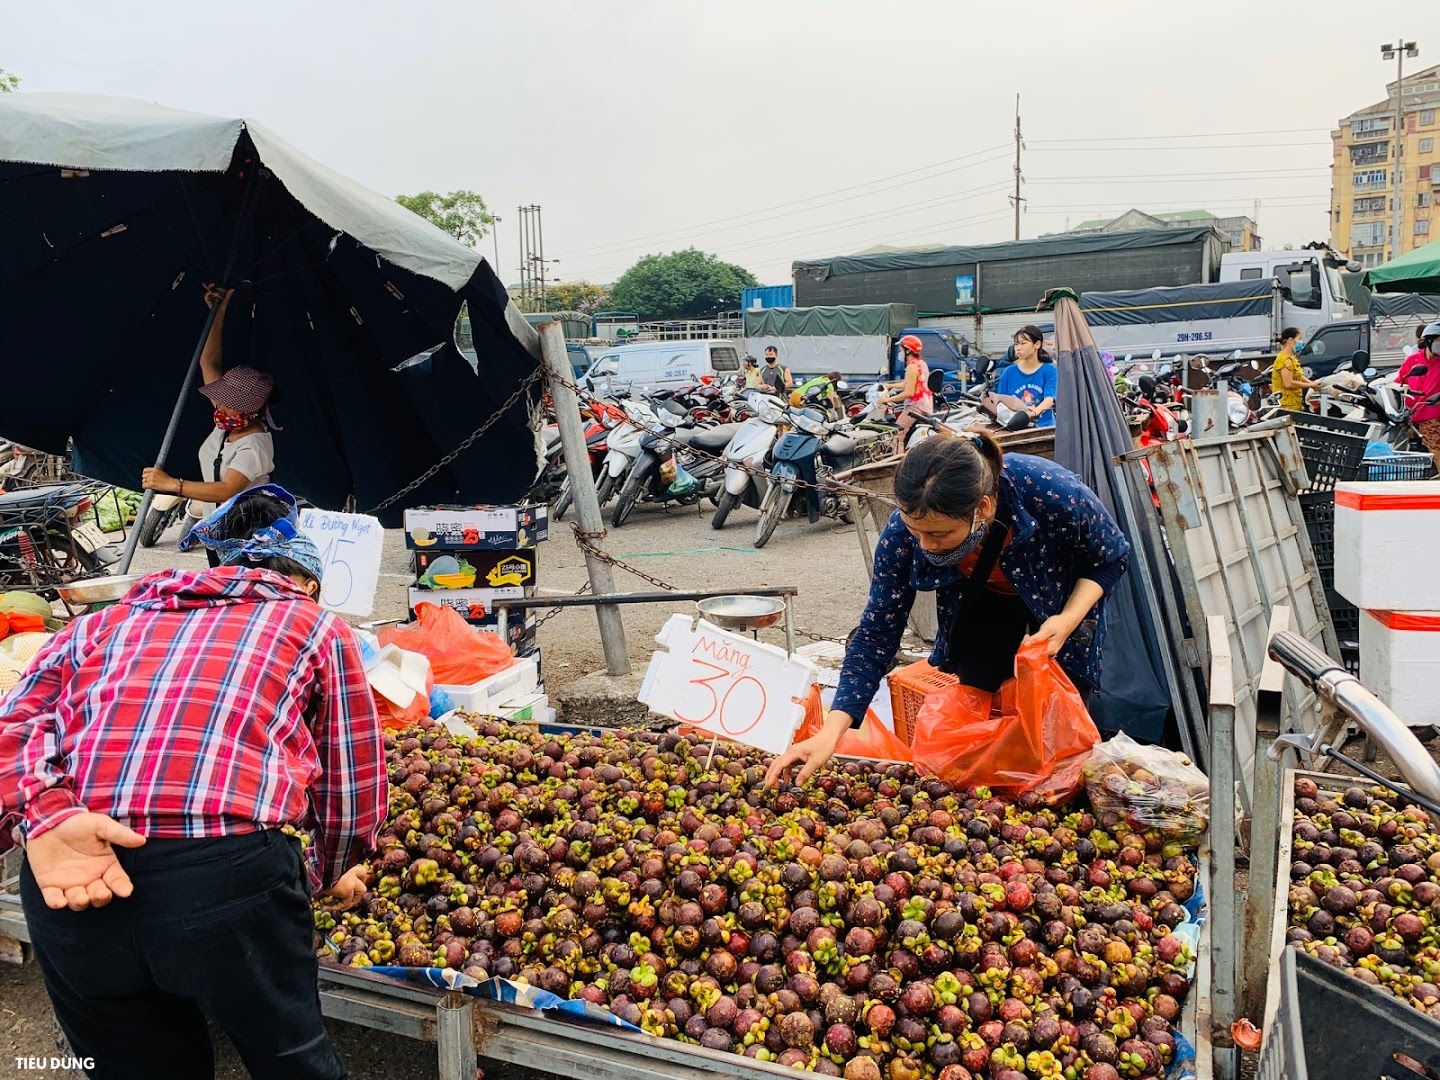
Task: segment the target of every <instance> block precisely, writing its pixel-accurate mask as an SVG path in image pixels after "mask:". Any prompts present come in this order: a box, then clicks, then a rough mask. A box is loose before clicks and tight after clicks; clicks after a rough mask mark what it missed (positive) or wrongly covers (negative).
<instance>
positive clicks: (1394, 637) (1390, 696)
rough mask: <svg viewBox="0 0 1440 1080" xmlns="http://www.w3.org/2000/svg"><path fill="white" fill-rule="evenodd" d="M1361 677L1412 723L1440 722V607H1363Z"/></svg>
mask: <svg viewBox="0 0 1440 1080" xmlns="http://www.w3.org/2000/svg"><path fill="white" fill-rule="evenodd" d="M1360 681H1361V683H1363V684H1364V685H1365V688H1366V689H1368V690H1370V691H1371V692H1372V693H1374V694H1375V696H1376V697H1378V698H1379V699H1380V700H1381V701H1383V702H1384V703H1385V704H1386V705H1388V706H1390V711H1391V712H1393V713H1394V714H1395V715H1396V716H1398V717H1399V718H1400V719H1401V720H1403V721H1404V722H1405V723H1407V724H1409V725H1410V726H1411V727H1425V726H1427V725H1430V724H1440V694H1437V693H1436V692H1435V687H1436V686H1437V685H1440V611H1430V612H1399V611H1361V612H1360Z"/></svg>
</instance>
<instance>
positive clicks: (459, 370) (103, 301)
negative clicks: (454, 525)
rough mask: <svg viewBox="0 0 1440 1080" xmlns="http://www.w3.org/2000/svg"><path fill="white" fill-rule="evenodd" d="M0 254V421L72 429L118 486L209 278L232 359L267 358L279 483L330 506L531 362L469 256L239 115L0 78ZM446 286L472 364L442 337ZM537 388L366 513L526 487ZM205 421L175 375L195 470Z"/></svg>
mask: <svg viewBox="0 0 1440 1080" xmlns="http://www.w3.org/2000/svg"><path fill="white" fill-rule="evenodd" d="M0 253H3V254H0V364H3V365H4V368H3V370H4V377H5V380H4V381H5V393H4V394H3V395H0V436H3V437H5V438H8V439H11V440H13V441H15V442H18V443H21V444H24V445H27V446H32V447H35V448H38V449H40V450H44V451H47V452H51V453H63V452H64V451H65V450H66V449H67V444H69V443H71V441H72V440H73V447H74V453H75V465H76V468H77V470H78V471H81V472H83V473H85V474H87V475H90V476H94V477H97V478H99V479H101V480H105V481H107V482H110V483H114V484H119V485H123V486H125V487H130V488H134V487H138V486H139V482H140V473H141V470H142V469H143V468H144V467H145V466H147V465H150V464H152V463H153V462H154V460H155V457H156V452H157V449H158V448H159V447H160V444H161V439H162V435H163V433H164V432H165V431H166V426H167V421H168V420H169V418H170V416H171V412H172V410H173V409H174V408H175V402H176V396H177V394H179V393H180V391H181V387H182V385H184V382H185V380H186V378H187V371H188V370H189V365H190V363H191V357H192V354H193V353H194V351H195V348H196V344H197V340H198V338H199V336H200V334H201V331H202V328H203V327H204V326H205V320H206V308H205V305H204V303H203V302H202V291H203V290H202V285H203V283H204V282H207V281H220V282H223V283H225V284H229V285H233V286H235V287H236V290H237V291H236V295H235V299H234V301H233V302H232V303H231V305H230V311H229V316H228V319H227V321H226V324H225V339H224V344H225V362H226V365H227V366H230V365H233V364H237V363H245V364H250V365H252V366H254V367H258V368H261V369H263V370H265V371H267V372H269V373H270V375H271V376H272V377H273V378H274V381H275V387H276V394H277V399H276V402H275V408H274V410H273V411H274V414H275V417H276V420H277V422H278V423H279V424H280V425H281V426H282V428H283V430H280V431H277V432H276V433H275V446H276V468H275V479H276V480H277V482H280V483H283V484H285V485H287V486H289V487H292V488H293V489H294V490H295V491H297V492H298V493H299V494H301V495H303V496H305V497H306V498H308V499H309V500H311V501H312V502H314V503H315V504H317V505H320V506H323V507H328V508H333V509H339V508H340V507H342V506H343V505H344V504H345V502H346V500H347V498H348V497H350V496H353V497H354V499H355V504H356V506H357V508H358V509H360V510H362V511H364V510H367V509H369V508H371V507H372V506H374V505H375V504H377V503H379V502H380V501H382V500H383V499H386V498H387V497H389V496H391V495H392V494H394V493H395V492H396V491H397V490H398V489H400V488H401V487H403V486H404V485H405V484H407V483H408V482H410V481H412V480H414V479H415V478H417V477H418V476H419V475H420V474H422V473H423V472H425V471H426V470H427V469H428V468H429V467H430V466H432V465H434V464H435V463H436V462H438V461H439V460H440V459H441V458H443V457H444V456H445V455H446V454H448V453H449V452H450V451H452V450H453V449H455V448H456V447H457V446H458V445H459V444H460V442H461V441H462V440H463V439H464V438H465V437H466V436H467V435H469V434H470V433H471V432H472V431H474V430H475V429H476V428H477V427H479V426H480V424H481V422H482V421H484V420H485V418H486V417H488V416H490V415H491V414H492V413H495V412H496V411H497V410H498V408H499V406H500V404H501V403H502V402H504V401H506V400H507V399H508V398H509V397H510V396H511V394H512V393H513V392H514V390H515V389H516V387H517V386H518V385H519V384H520V382H521V380H523V379H525V378H526V377H527V376H529V375H531V374H532V373H534V372H535V371H536V369H537V365H538V344H537V342H536V339H535V335H534V332H533V331H532V330H531V329H530V328H529V327H528V326H527V325H526V324H525V323H524V320H523V319H521V318H520V317H519V316H518V314H517V313H516V312H515V311H514V309H513V306H512V305H510V303H509V300H508V297H507V296H506V293H505V290H504V288H503V287H502V285H501V284H500V282H499V281H498V280H497V279H496V277H495V275H494V274H493V273H492V272H491V270H490V267H489V266H488V265H487V264H486V263H485V261H484V260H483V259H482V258H481V256H480V255H479V254H478V253H477V252H475V251H472V250H470V249H469V248H466V247H464V246H463V245H461V244H459V243H457V242H456V241H455V240H453V239H451V238H450V237H448V236H447V235H445V234H444V233H442V232H441V231H440V230H438V229H436V228H435V227H433V226H432V225H430V224H429V223H428V222H426V221H424V220H423V219H421V218H419V217H417V216H416V215H414V214H412V213H410V212H409V211H408V210H405V209H404V208H403V207H400V206H399V205H397V204H396V203H395V202H394V201H393V200H391V199H387V198H385V197H384V196H382V195H379V194H376V193H375V192H372V191H369V190H368V189H366V188H363V187H361V186H360V185H358V184H356V183H354V182H353V181H351V180H348V179H347V178H345V177H343V176H341V175H339V174H338V173H335V172H333V171H332V170H330V169H328V168H326V167H325V166H324V165H321V164H320V163H319V162H317V161H314V160H313V159H311V158H309V157H307V156H306V155H304V154H302V153H300V152H299V151H298V150H296V149H295V148H294V147H292V146H290V145H289V144H288V143H286V142H285V141H284V140H282V139H280V138H279V137H278V136H276V135H275V134H274V133H273V132H271V131H269V130H268V129H267V128H265V127H263V126H262V125H260V124H257V123H255V122H254V121H251V120H241V119H230V118H223V117H212V116H203V115H200V114H196V113H189V112H181V111H178V110H174V109H167V108H162V107H160V106H156V105H151V104H148V103H146V102H139V101H131V100H128V99H120V98H107V97H97V96H92V95H79V94H28V93H27V94H6V95H0ZM227 268H228V269H229V272H228V274H227ZM462 303H465V304H467V305H468V308H469V312H470V322H471V328H472V332H473V335H474V342H475V351H476V353H477V354H478V360H479V363H478V370H476V369H475V368H472V367H471V365H470V364H469V363H468V362H467V361H466V360H465V358H464V357H462V356H461V354H460V353H459V351H458V350H457V349H456V347H455V344H454V340H453V339H454V326H455V320H456V316H457V315H458V314H459V311H460V308H461V304H462ZM437 344H439V345H440V346H441V347H440V348H439V349H437V350H436V351H435V352H434V354H433V355H432V356H431V357H430V360H429V362H428V363H425V364H414V365H411V366H409V367H405V366H404V365H405V361H407V360H408V359H410V358H412V357H415V356H416V355H418V354H420V353H423V352H425V351H426V350H428V349H434V348H435V346H436V345H437ZM538 393H539V391H538V388H533V393H532V396H533V397H538ZM530 406H531V402H530V401H529V400H526V399H525V398H524V397H522V398H521V399H520V400H518V401H517V402H516V403H515V404H514V405H513V406H512V407H511V408H510V409H509V410H508V411H507V412H506V413H505V415H504V416H503V417H502V418H501V421H500V422H499V423H497V424H496V426H495V427H493V428H492V429H491V430H490V431H489V432H488V433H487V434H486V435H485V436H484V437H483V438H481V439H480V440H479V441H477V442H476V443H475V444H474V445H473V446H472V447H471V448H470V449H468V450H467V451H466V452H465V453H464V454H462V455H460V456H459V457H458V458H457V459H456V460H455V461H454V462H453V463H451V464H450V465H449V466H448V467H446V468H444V469H442V470H440V471H439V472H438V473H437V474H436V475H435V476H434V477H432V478H431V479H430V481H428V482H427V483H426V484H425V485H423V486H422V487H421V488H420V489H419V490H417V491H416V492H414V493H413V494H412V495H410V496H408V497H407V498H406V499H405V500H403V501H402V502H399V503H396V504H394V505H393V506H392V507H391V508H390V510H389V511H388V512H387V513H385V514H383V515H382V519H384V520H386V522H387V524H393V523H395V520H396V518H397V517H398V515H399V513H400V510H401V509H402V508H403V506H405V505H412V506H413V505H418V504H420V503H424V502H439V501H445V502H456V501H462V502H505V501H511V500H514V499H518V498H520V497H522V496H523V495H524V494H525V492H526V491H527V489H528V488H529V487H530V485H531V483H532V482H533V480H534V477H535V475H536V471H537V455H536V436H535V433H534V431H533V430H532V427H531V424H530ZM212 428H213V424H212V421H211V405H210V404H209V402H208V401H207V400H206V399H205V398H204V397H202V396H201V395H200V394H198V393H194V392H189V393H188V394H186V395H185V402H184V411H183V413H182V415H181V417H180V422H179V427H178V431H177V434H176V439H175V443H174V448H173V451H172V452H171V453H170V455H169V458H168V461H169V462H170V464H171V467H172V468H173V471H174V474H175V475H177V476H187V475H188V476H196V475H198V470H199V462H198V460H197V458H196V452H197V450H198V448H199V445H200V443H201V441H202V440H203V439H204V437H205V435H206V434H207V432H208V431H209V430H212Z"/></svg>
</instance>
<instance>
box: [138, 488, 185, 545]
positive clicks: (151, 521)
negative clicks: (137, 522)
mask: <svg viewBox="0 0 1440 1080" xmlns="http://www.w3.org/2000/svg"><path fill="white" fill-rule="evenodd" d="M189 501H190V500H188V499H182V498H181V497H180V496H179V495H156V496H155V497H154V498H153V499H152V500H151V501H150V512H149V513H148V514H146V515H145V521H144V523H143V524H142V525H141V526H140V546H141V547H147V548H148V547H154V546H155V545H156V544H157V543H159V541H160V537H162V536H164V535H165V531H166V530H167V529H169V528H170V526H171V525H174V524H175V523H176V522H177V521H184V520H186V517H187V515H186V513H185V507H186V506H187V505H188V504H189Z"/></svg>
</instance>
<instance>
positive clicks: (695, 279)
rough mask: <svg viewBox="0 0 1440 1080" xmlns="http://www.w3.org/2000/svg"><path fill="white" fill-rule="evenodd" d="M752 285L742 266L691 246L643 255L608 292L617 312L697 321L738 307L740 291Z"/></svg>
mask: <svg viewBox="0 0 1440 1080" xmlns="http://www.w3.org/2000/svg"><path fill="white" fill-rule="evenodd" d="M754 284H755V275H753V274H752V273H750V271H748V270H746V269H745V268H744V267H741V266H736V265H735V264H733V263H727V262H722V261H721V260H720V259H719V258H718V257H717V256H715V255H707V254H706V253H705V252H703V251H697V250H696V249H695V248H686V249H685V250H684V251H672V252H671V253H670V254H669V255H646V256H645V257H644V258H643V259H641V260H640V261H639V262H637V263H636V264H635V265H634V266H632V267H631V268H630V269H629V270H626V271H625V273H624V274H623V275H622V276H621V278H620V280H619V281H617V282H615V284H614V286H613V287H612V288H611V290H610V298H611V302H612V303H613V304H614V305H615V307H616V308H617V309H618V310H621V311H634V312H637V313H639V315H640V317H641V318H642V319H699V318H703V317H705V316H707V315H714V314H716V313H717V312H720V311H725V310H728V309H733V308H738V307H739V306H740V290H741V289H743V288H745V287H746V286H747V285H754Z"/></svg>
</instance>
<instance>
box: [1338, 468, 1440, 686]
mask: <svg viewBox="0 0 1440 1080" xmlns="http://www.w3.org/2000/svg"><path fill="white" fill-rule="evenodd" d="M1437 540H1440V481H1432V480H1418V481H1416V480H1394V481H1386V482H1384V483H1379V484H1361V483H1353V482H1346V483H1341V484H1337V485H1335V591H1336V592H1338V593H1339V594H1340V595H1341V596H1343V597H1344V598H1345V599H1346V600H1349V601H1350V602H1351V603H1352V604H1354V605H1355V606H1356V607H1358V608H1360V609H1361V610H1362V611H1364V610H1369V611H1440V576H1437V575H1436V574H1433V573H1429V572H1428V568H1429V567H1430V565H1431V564H1432V562H1433V559H1434V553H1435V550H1436V542H1437ZM1397 711H1398V710H1397Z"/></svg>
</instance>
